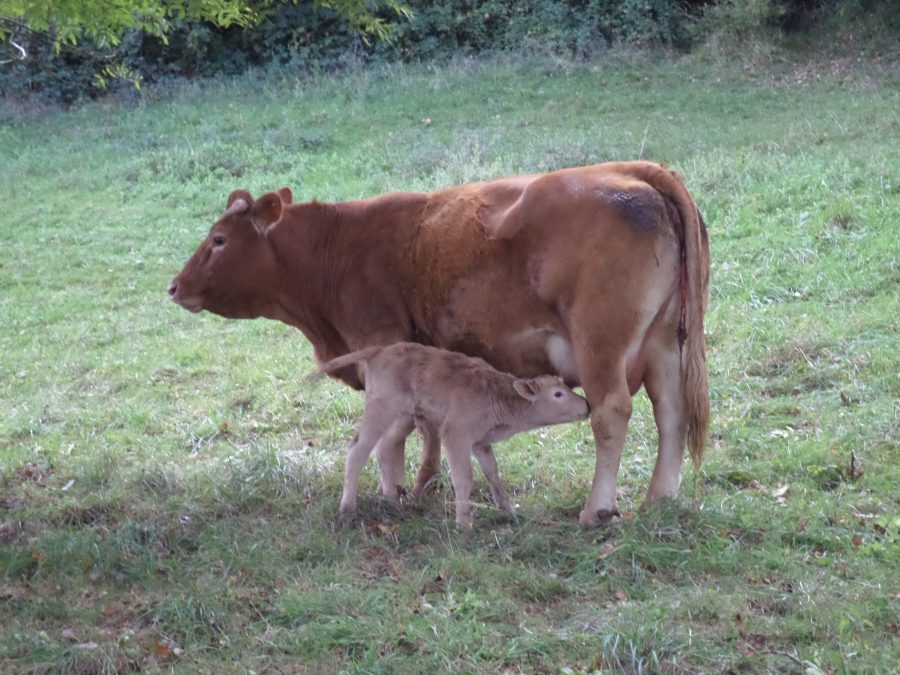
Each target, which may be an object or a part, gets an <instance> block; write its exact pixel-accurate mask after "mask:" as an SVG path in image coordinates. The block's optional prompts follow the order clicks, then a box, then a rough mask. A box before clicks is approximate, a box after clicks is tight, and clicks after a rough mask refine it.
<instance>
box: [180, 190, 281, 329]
mask: <svg viewBox="0 0 900 675" xmlns="http://www.w3.org/2000/svg"><path fill="white" fill-rule="evenodd" d="M290 203H291V191H290V190H289V189H287V188H283V189H282V190H280V191H279V192H277V193H275V192H270V193H268V194H265V195H263V196H262V197H260V198H259V199H257V200H254V199H253V197H252V196H250V193H249V192H247V191H246V190H235V191H234V192H232V193H231V195H230V196H229V197H228V204H227V208H226V210H225V213H224V214H223V215H222V217H221V218H219V220H218V221H217V222H216V224H215V225H213V226H212V228H211V229H210V231H209V234H208V235H207V236H206V239H204V240H203V241H202V242H201V243H200V246H199V247H198V248H197V250H196V251H195V252H194V255H192V256H191V258H190V260H188V261H187V264H186V265H185V266H184V269H183V270H181V272H180V273H179V274H178V276H176V277H175V279H173V280H172V283H171V285H170V286H169V297H170V298H171V299H172V300H173V301H175V302H177V303H178V304H179V305H181V306H182V307H184V308H185V309H186V310H188V311H191V312H199V311H201V310H204V309H205V310H207V311H210V312H213V313H214V314H219V315H221V316H225V317H228V318H232V319H252V318H256V317H258V316H262V315H263V314H264V312H265V310H266V307H267V306H268V305H270V304H271V301H272V295H273V293H274V291H275V289H276V288H277V286H276V284H277V278H278V274H277V267H276V259H275V254H274V251H273V250H272V247H271V244H270V242H269V240H268V237H267V236H266V229H267V228H268V227H269V225H271V224H272V223H274V222H275V221H277V220H278V219H279V218H280V217H281V208H282V206H283V205H284V204H290Z"/></svg>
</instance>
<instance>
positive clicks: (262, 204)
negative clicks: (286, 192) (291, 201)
mask: <svg viewBox="0 0 900 675" xmlns="http://www.w3.org/2000/svg"><path fill="white" fill-rule="evenodd" d="M281 204H282V202H281V196H280V195H279V194H277V193H275V192H269V193H266V194H264V195H263V196H262V197H260V198H259V199H257V200H256V201H255V202H254V203H253V207H252V208H251V209H250V217H251V218H252V219H253V224H254V225H256V226H257V227H261V228H266V227H268V226H269V225H271V224H272V223H274V222H275V221H276V220H278V219H279V218H280V217H281Z"/></svg>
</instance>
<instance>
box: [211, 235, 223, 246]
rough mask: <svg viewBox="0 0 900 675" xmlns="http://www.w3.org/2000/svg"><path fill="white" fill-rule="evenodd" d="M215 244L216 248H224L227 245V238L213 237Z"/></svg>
mask: <svg viewBox="0 0 900 675" xmlns="http://www.w3.org/2000/svg"><path fill="white" fill-rule="evenodd" d="M213 244H215V245H216V246H224V245H225V237H223V236H222V235H216V236H215V237H213Z"/></svg>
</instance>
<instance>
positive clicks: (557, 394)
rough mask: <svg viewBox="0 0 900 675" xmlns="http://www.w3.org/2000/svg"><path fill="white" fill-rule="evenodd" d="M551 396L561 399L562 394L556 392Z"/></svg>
mask: <svg viewBox="0 0 900 675" xmlns="http://www.w3.org/2000/svg"><path fill="white" fill-rule="evenodd" d="M553 395H554V396H555V397H556V398H562V392H561V391H558V392H556V393H555V394H553Z"/></svg>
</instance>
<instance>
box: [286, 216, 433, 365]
mask: <svg viewBox="0 0 900 675" xmlns="http://www.w3.org/2000/svg"><path fill="white" fill-rule="evenodd" d="M391 206H393V207H394V208H391ZM287 208H288V211H287V213H286V214H285V216H284V217H283V218H282V219H281V221H280V222H279V223H278V224H276V225H275V226H273V228H272V229H271V230H270V231H269V239H270V241H271V243H272V247H273V250H274V252H275V256H276V258H277V260H278V265H279V270H280V273H279V277H280V279H281V286H280V288H279V291H278V293H277V302H276V303H275V306H274V308H273V310H272V314H271V315H270V318H273V319H277V320H279V321H283V322H285V323H287V324H290V325H292V326H295V327H297V328H299V329H300V330H301V331H302V332H303V334H304V335H305V336H306V337H307V338H308V339H309V340H310V342H312V344H313V347H314V349H315V351H316V356H317V357H318V358H323V359H330V358H334V357H335V356H339V355H341V354H344V353H346V352H348V351H351V350H353V349H358V348H360V347H361V346H367V345H369V344H373V342H376V341H379V342H386V341H397V340H402V339H410V337H411V336H410V335H406V334H404V333H409V332H411V330H410V329H409V328H408V327H406V326H404V325H403V324H405V323H408V322H409V319H408V317H407V316H406V312H405V310H404V309H403V305H404V295H405V291H404V283H405V281H406V280H405V279H403V278H400V277H399V276H398V274H399V272H398V270H402V269H406V267H405V266H404V265H402V264H399V260H398V257H401V256H402V255H403V252H404V249H405V248H406V247H405V246H404V242H405V241H408V240H409V238H410V236H411V234H410V232H411V231H412V230H413V229H414V227H415V225H416V223H415V220H414V218H411V217H404V213H403V212H402V210H401V211H400V212H398V209H397V206H396V205H391V204H387V203H381V202H380V201H379V200H366V201H358V202H342V203H337V204H324V203H319V202H311V203H305V204H295V205H292V206H289V207H287ZM385 299H387V300H385ZM376 301H377V302H379V303H380V305H379V307H378V308H374V307H373V306H372V303H374V302H376ZM379 319H383V320H384V322H385V325H390V326H392V327H395V328H393V330H395V331H396V334H393V335H384V336H380V335H379V334H378V333H379V330H380V327H379V326H378V325H375V324H377V322H378V320H379ZM373 322H374V323H373Z"/></svg>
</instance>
